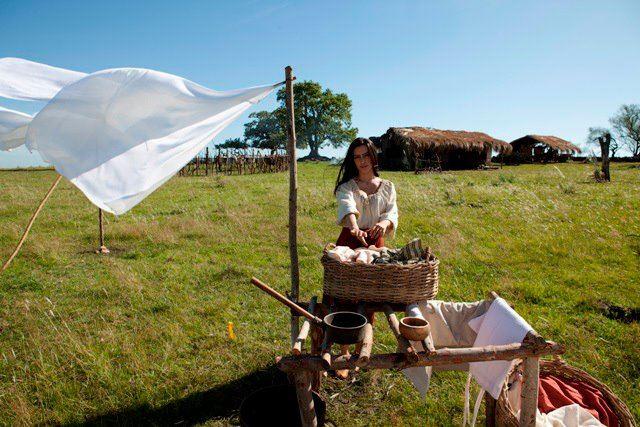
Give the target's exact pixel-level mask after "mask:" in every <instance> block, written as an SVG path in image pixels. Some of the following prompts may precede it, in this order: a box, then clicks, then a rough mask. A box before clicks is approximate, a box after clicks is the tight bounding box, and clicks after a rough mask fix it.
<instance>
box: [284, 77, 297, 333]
mask: <svg viewBox="0 0 640 427" xmlns="http://www.w3.org/2000/svg"><path fill="white" fill-rule="evenodd" d="M284 74H285V82H286V88H285V91H286V95H287V96H286V104H287V113H288V114H289V126H288V127H287V134H288V137H289V141H288V145H287V150H288V154H289V256H290V258H291V295H290V297H291V299H292V300H293V301H295V302H297V301H298V297H299V289H300V267H299V266H298V166H297V164H296V122H295V114H294V110H293V69H292V68H291V66H287V67H286V68H285V69H284ZM299 328H300V323H299V322H298V317H297V316H294V315H291V345H293V343H294V341H295V339H296V337H297V336H298V331H299Z"/></svg>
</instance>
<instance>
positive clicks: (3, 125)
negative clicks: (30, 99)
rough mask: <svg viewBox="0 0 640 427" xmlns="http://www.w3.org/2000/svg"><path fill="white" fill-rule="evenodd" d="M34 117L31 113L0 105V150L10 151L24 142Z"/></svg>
mask: <svg viewBox="0 0 640 427" xmlns="http://www.w3.org/2000/svg"><path fill="white" fill-rule="evenodd" d="M32 119H33V116H30V115H29V114H25V113H21V112H20V111H14V110H9V109H7V108H2V107H0V150H3V151H9V150H12V149H14V148H17V147H19V146H21V145H22V144H24V142H25V135H26V133H27V125H28V124H29V123H30V122H31V120H32Z"/></svg>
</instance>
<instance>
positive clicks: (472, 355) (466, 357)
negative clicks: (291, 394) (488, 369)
mask: <svg viewBox="0 0 640 427" xmlns="http://www.w3.org/2000/svg"><path fill="white" fill-rule="evenodd" d="M562 353H564V347H563V346H562V345H560V344H557V343H555V342H553V341H547V342H546V343H545V345H544V346H533V345H529V344H523V343H513V344H505V345H496V346H486V347H468V348H441V349H438V350H436V351H435V352H434V353H429V354H427V353H422V354H419V355H418V360H417V361H415V362H412V361H410V360H408V359H407V357H406V355H405V354H404V353H387V354H373V355H371V357H370V358H369V363H368V364H367V366H366V367H364V368H365V369H406V368H413V367H416V366H442V365H451V364H459V363H469V362H484V361H488V360H513V359H522V358H525V357H540V356H545V355H550V354H562ZM356 360H357V358H351V357H345V356H337V357H332V358H331V367H332V369H353V368H355V367H356V364H355V362H356ZM278 367H279V368H280V369H281V370H283V371H293V370H297V369H307V370H311V371H324V370H326V368H325V366H324V365H323V361H322V358H321V357H318V356H304V355H303V356H288V357H283V358H282V359H281V360H280V361H279V362H278Z"/></svg>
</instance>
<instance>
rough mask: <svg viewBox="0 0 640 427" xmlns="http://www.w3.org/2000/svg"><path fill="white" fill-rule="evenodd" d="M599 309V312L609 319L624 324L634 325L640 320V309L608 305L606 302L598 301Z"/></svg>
mask: <svg viewBox="0 0 640 427" xmlns="http://www.w3.org/2000/svg"><path fill="white" fill-rule="evenodd" d="M597 307H598V310H599V311H600V312H601V313H602V314H603V315H604V316H605V317H608V318H609V319H613V320H617V321H619V322H623V323H633V322H638V321H639V320H640V308H638V307H635V308H634V307H622V306H619V305H612V304H608V303H606V302H604V301H598V303H597Z"/></svg>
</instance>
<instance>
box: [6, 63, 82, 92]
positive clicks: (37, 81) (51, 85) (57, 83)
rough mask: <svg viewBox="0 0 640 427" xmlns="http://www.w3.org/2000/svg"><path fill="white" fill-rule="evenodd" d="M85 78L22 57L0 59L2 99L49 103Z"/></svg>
mask: <svg viewBox="0 0 640 427" xmlns="http://www.w3.org/2000/svg"><path fill="white" fill-rule="evenodd" d="M86 75H87V74H85V73H80V72H78V71H71V70H65V69H64V68H57V67H52V66H50V65H45V64H40V63H38V62H33V61H27V60H26V59H21V58H0V97H3V98H11V99H19V100H22V101H48V100H50V99H51V98H53V97H54V96H55V95H56V94H57V93H58V92H59V91H60V90H61V89H62V88H63V87H65V86H67V85H70V84H71V83H74V82H76V81H78V80H80V79H81V78H83V77H85V76H86Z"/></svg>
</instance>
